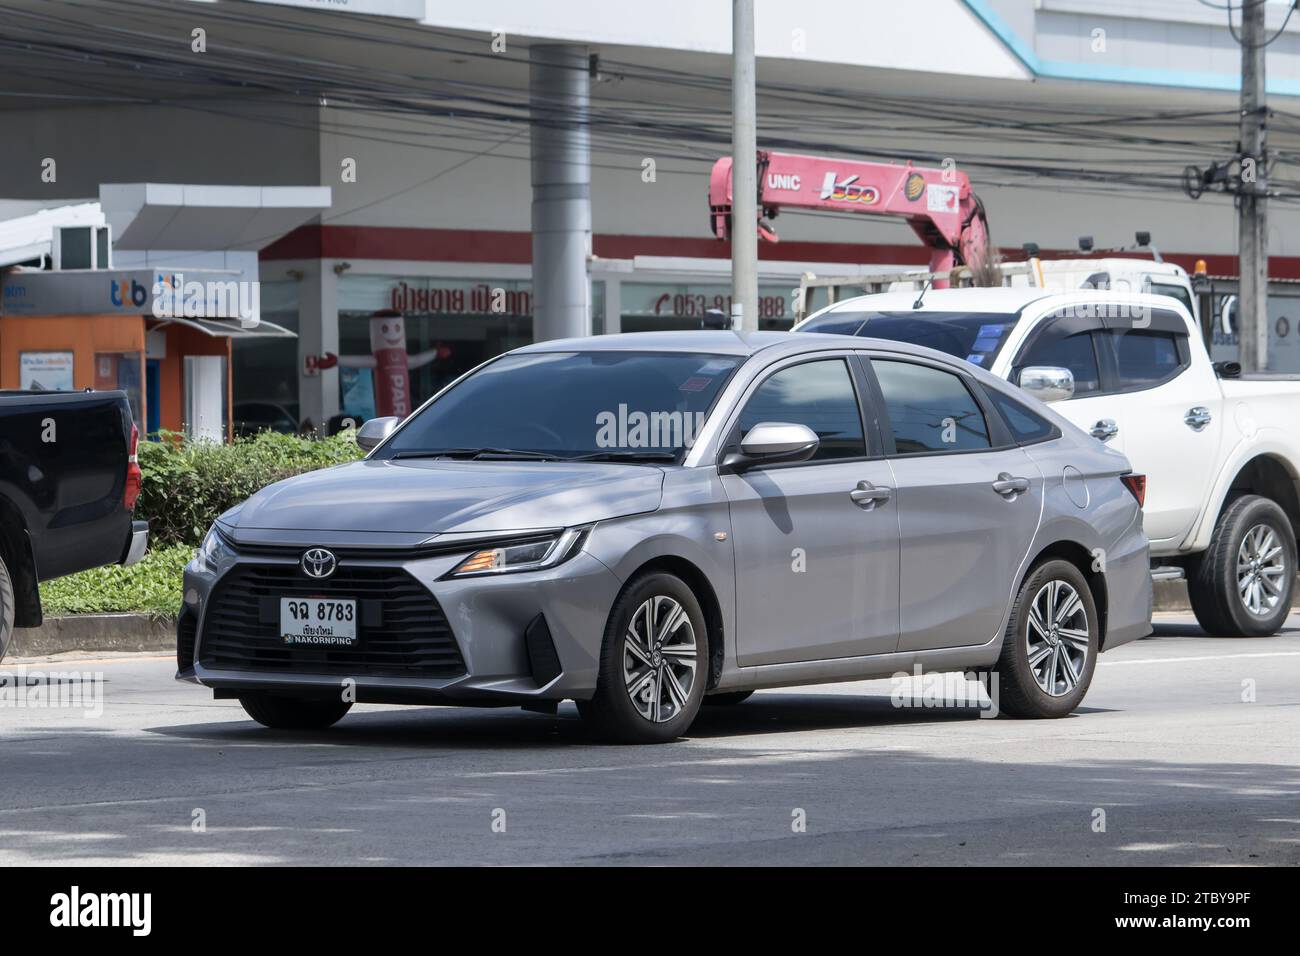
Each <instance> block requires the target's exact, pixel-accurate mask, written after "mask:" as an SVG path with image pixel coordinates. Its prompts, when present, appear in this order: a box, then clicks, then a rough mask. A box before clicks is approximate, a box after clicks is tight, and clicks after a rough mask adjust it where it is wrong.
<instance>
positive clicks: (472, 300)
mask: <svg viewBox="0 0 1300 956" xmlns="http://www.w3.org/2000/svg"><path fill="white" fill-rule="evenodd" d="M338 302H339V367H340V370H339V404H340V408H341V409H342V413H343V414H344V415H345V416H347V417H349V418H353V419H356V420H358V421H360V420H364V419H366V418H372V417H374V413H375V403H374V376H373V374H372V371H371V369H370V368H369V367H367V360H368V359H369V358H370V356H371V355H372V349H371V338H370V317H371V316H372V315H373V314H374V313H375V312H377V311H379V310H380V309H396V310H397V311H399V312H401V313H402V317H403V320H404V325H405V327H406V354H407V362H408V367H409V370H410V379H411V403H412V406H413V407H419V405H420V404H421V403H422V402H424V401H425V400H426V399H428V398H429V397H431V396H432V395H434V394H435V393H436V392H437V391H438V390H440V389H441V388H442V387H443V386H444V385H446V384H448V383H449V382H451V381H453V380H454V379H456V378H458V377H459V376H460V375H462V374H463V373H465V372H467V371H469V370H470V369H472V368H474V367H475V366H476V365H479V364H481V363H482V362H485V361H487V360H488V359H490V358H493V357H494V356H497V355H500V354H501V353H502V352H508V351H510V349H514V348H519V347H520V346H521V345H527V344H529V343H530V342H532V340H533V317H532V291H531V287H530V284H529V283H528V282H526V281H520V280H510V281H505V280H494V279H440V278H430V277H406V278H403V277H400V276H397V277H394V276H362V275H358V276H353V275H346V276H342V277H340V278H339V283H338ZM272 321H275V320H274V319H272Z"/></svg>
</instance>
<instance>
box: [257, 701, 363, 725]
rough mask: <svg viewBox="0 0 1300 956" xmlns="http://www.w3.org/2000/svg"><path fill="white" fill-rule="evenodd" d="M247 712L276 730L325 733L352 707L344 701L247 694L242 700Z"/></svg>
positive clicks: (260, 722)
mask: <svg viewBox="0 0 1300 956" xmlns="http://www.w3.org/2000/svg"><path fill="white" fill-rule="evenodd" d="M239 702H240V704H242V705H243V707H244V710H245V711H246V712H247V713H248V716H249V717H252V718H253V719H254V720H255V721H257V722H258V723H259V724H262V725H263V726H264V727H272V728H274V729H276V730H324V729H325V728H326V727H331V726H333V725H334V724H336V723H338V722H339V721H340V720H341V719H342V718H343V715H344V714H346V713H347V712H348V711H349V710H350V709H351V708H352V705H351V704H350V703H348V702H347V701H343V700H316V699H308V698H303V697H277V696H275V695H274V694H247V695H245V696H243V697H241V698H239Z"/></svg>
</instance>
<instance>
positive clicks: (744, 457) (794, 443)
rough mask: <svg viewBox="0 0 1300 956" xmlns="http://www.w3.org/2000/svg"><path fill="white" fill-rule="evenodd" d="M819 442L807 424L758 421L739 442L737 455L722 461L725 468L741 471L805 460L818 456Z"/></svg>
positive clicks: (733, 454) (734, 454)
mask: <svg viewBox="0 0 1300 956" xmlns="http://www.w3.org/2000/svg"><path fill="white" fill-rule="evenodd" d="M820 446H821V439H820V438H818V437H817V433H816V432H815V431H813V430H812V429H811V428H809V427H808V426H807V425H797V424H794V423H792V422H759V423H758V424H757V425H755V426H754V427H753V428H751V429H750V430H749V431H748V432H747V433H746V435H745V437H744V439H743V440H742V441H741V443H740V451H739V452H731V453H730V454H728V455H727V457H726V458H724V459H723V460H722V465H723V467H724V468H729V469H731V470H733V471H743V470H744V469H746V468H751V467H753V466H755V465H774V464H777V463H782V462H799V461H807V460H808V459H809V458H811V457H812V456H813V455H815V454H817V449H818V448H819V447H820Z"/></svg>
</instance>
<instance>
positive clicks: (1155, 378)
mask: <svg viewBox="0 0 1300 956" xmlns="http://www.w3.org/2000/svg"><path fill="white" fill-rule="evenodd" d="M1106 334H1107V336H1108V337H1109V338H1110V341H1111V345H1112V347H1113V348H1114V349H1115V365H1116V368H1117V370H1118V372H1119V387H1120V388H1122V389H1137V388H1150V387H1151V386H1152V385H1158V384H1160V383H1161V382H1165V381H1168V380H1169V379H1171V378H1173V377H1174V376H1175V375H1177V374H1178V372H1179V371H1180V370H1181V369H1182V367H1183V365H1184V364H1185V363H1184V361H1183V354H1184V350H1183V349H1180V348H1179V342H1178V338H1179V337H1178V335H1177V333H1174V332H1161V331H1156V330H1154V329H1109V330H1107V332H1106Z"/></svg>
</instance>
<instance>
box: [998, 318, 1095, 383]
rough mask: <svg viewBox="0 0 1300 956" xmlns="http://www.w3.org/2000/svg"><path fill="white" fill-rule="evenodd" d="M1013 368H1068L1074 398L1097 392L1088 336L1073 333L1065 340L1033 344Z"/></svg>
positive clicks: (1086, 334)
mask: <svg viewBox="0 0 1300 956" xmlns="http://www.w3.org/2000/svg"><path fill="white" fill-rule="evenodd" d="M1016 364H1017V365H1018V366H1019V367H1020V368H1021V369H1025V368H1028V367H1029V366H1031V365H1040V366H1041V365H1046V366H1051V367H1054V368H1068V369H1069V370H1070V371H1071V372H1073V373H1074V394H1075V395H1086V394H1088V393H1089V392H1096V391H1100V389H1101V372H1100V370H1099V368H1098V365H1097V350H1096V348H1095V346H1094V343H1093V340H1092V333H1091V332H1076V333H1075V334H1074V335H1067V336H1066V337H1065V338H1061V339H1054V340H1051V341H1047V342H1043V341H1039V342H1036V343H1034V344H1033V345H1031V346H1030V347H1029V350H1028V351H1027V352H1026V353H1025V354H1024V355H1022V356H1021V358H1020V361H1019V362H1017V363H1016ZM1017 378H1018V377H1017ZM1016 384H1019V381H1017V383H1016Z"/></svg>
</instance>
